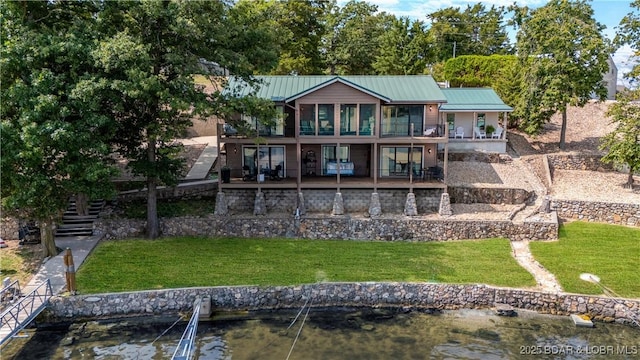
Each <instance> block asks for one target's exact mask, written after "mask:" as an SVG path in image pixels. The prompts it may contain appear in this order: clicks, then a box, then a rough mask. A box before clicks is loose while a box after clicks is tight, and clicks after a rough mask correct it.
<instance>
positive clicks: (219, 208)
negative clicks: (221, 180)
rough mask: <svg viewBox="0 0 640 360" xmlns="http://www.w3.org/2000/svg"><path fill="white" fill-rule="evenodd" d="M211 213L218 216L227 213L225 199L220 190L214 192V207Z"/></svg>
mask: <svg viewBox="0 0 640 360" xmlns="http://www.w3.org/2000/svg"><path fill="white" fill-rule="evenodd" d="M213 214H214V215H218V216H225V215H228V214H229V206H228V204H227V199H226V197H225V195H224V193H223V192H222V191H218V193H217V194H216V208H215V210H214V211H213Z"/></svg>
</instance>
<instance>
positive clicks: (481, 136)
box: [473, 126, 487, 139]
mask: <svg viewBox="0 0 640 360" xmlns="http://www.w3.org/2000/svg"><path fill="white" fill-rule="evenodd" d="M473 132H474V133H475V134H476V138H477V139H486V138H487V133H486V132H485V131H483V130H480V128H479V127H477V126H476V127H474V128H473Z"/></svg>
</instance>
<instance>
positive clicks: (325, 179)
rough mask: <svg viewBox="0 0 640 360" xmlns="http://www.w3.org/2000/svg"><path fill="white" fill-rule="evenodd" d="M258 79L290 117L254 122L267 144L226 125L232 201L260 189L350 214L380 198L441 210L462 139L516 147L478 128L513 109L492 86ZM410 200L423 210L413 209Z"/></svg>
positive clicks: (402, 207) (298, 204)
mask: <svg viewBox="0 0 640 360" xmlns="http://www.w3.org/2000/svg"><path fill="white" fill-rule="evenodd" d="M258 80H260V85H258V87H257V89H256V90H257V91H256V95H257V96H259V97H262V98H265V99H271V100H273V102H274V106H275V107H276V109H277V110H278V111H279V112H280V113H281V115H282V116H280V117H279V118H278V120H277V121H276V125H275V126H273V127H270V128H265V127H264V126H261V125H258V126H253V127H254V128H256V135H259V137H260V139H261V141H258V142H256V136H253V137H242V136H237V134H235V133H234V132H233V129H230V128H229V127H227V128H226V130H227V132H226V134H225V131H224V130H225V129H224V128H221V129H220V131H219V134H220V136H221V138H220V141H219V144H220V145H221V148H222V149H223V153H225V154H226V165H227V166H228V167H229V168H230V169H231V173H230V181H229V182H223V183H221V184H220V192H222V193H225V194H227V195H228V196H229V197H231V198H233V199H232V200H231V201H228V203H229V204H230V205H229V206H235V207H240V208H242V207H243V206H245V207H246V206H247V205H246V204H247V203H249V204H254V203H253V202H251V201H241V199H245V200H247V198H248V197H250V196H251V194H252V193H253V194H256V196H257V197H262V196H267V197H269V196H271V199H274V198H278V199H279V200H277V201H276V200H273V201H271V200H268V199H267V200H264V201H266V203H267V206H266V207H268V208H270V209H271V210H276V211H287V212H290V211H292V210H293V211H295V210H296V209H298V211H299V210H300V209H302V210H303V211H305V210H309V211H319V212H328V211H331V212H332V213H333V214H341V213H342V210H341V209H342V208H344V210H346V211H347V212H349V211H354V212H360V211H362V212H369V213H371V214H376V213H377V210H376V208H375V206H374V207H373V208H372V206H373V205H372V203H375V202H376V201H377V200H376V198H378V197H379V198H380V201H381V202H382V206H381V207H382V211H391V212H404V213H405V214H409V215H411V214H415V213H417V212H432V211H437V209H438V208H439V206H440V200H441V195H442V194H443V193H445V192H446V180H447V157H448V156H447V153H448V151H449V146H451V144H452V143H459V144H463V143H465V142H468V143H473V144H474V148H481V147H482V146H486V144H490V145H492V144H502V145H503V146H502V148H504V147H506V145H505V143H506V141H505V140H504V133H503V135H501V137H499V138H496V139H492V138H490V137H487V138H484V139H478V138H475V137H474V136H472V135H471V134H472V132H471V130H472V128H473V127H474V126H479V127H480V128H484V126H488V125H489V124H495V125H498V122H499V119H498V117H497V116H498V115H497V114H500V113H505V112H508V111H511V108H509V107H508V106H506V105H504V103H502V101H500V99H499V98H498V97H497V95H495V92H493V91H492V90H490V89H445V90H443V89H440V87H439V86H438V85H437V84H436V82H435V81H434V80H433V78H432V77H431V76H426V75H424V76H423V75H418V76H259V77H258ZM228 88H229V89H236V91H237V92H235V93H236V94H238V96H244V95H246V94H248V93H249V92H250V91H251V88H250V87H249V85H247V84H245V83H243V82H241V81H238V80H236V79H234V78H231V79H230V81H229V85H228ZM475 91H477V94H476V93H475ZM448 94H449V95H448ZM496 98H497V99H496ZM498 105H500V106H498ZM474 106H476V108H474ZM443 109H444V110H443ZM243 117H244V118H245V120H246V121H249V122H250V123H251V124H257V122H256V121H255V119H252V118H251V117H249V116H245V115H243ZM449 121H450V122H449ZM504 123H505V124H506V121H505V122H504ZM452 126H453V127H454V128H455V127H463V128H464V129H465V130H468V131H469V132H468V134H469V135H468V136H462V137H460V138H453V135H452V134H451V127H452ZM485 130H486V128H485ZM483 144H485V145H483ZM490 148H492V146H490ZM460 149H465V147H464V146H460ZM503 152H504V151H503ZM248 192H249V193H248ZM265 193H267V194H265ZM292 193H293V194H297V197H296V196H293V197H292V196H291V194H292ZM416 199H417V200H416ZM260 201H262V200H260ZM257 202H258V198H256V204H257ZM337 202H340V203H341V204H337ZM409 202H415V204H413V203H412V204H408V203H409ZM242 204H244V205H242ZM374 205H375V204H374ZM408 205H409V206H410V207H411V206H413V209H411V208H410V209H409V210H407V206H408ZM225 206H226V205H225ZM256 206H257V205H256ZM240 210H248V209H247V208H244V209H240ZM414 210H415V211H414ZM262 211H263V210H259V211H256V210H255V209H254V213H256V212H257V213H262Z"/></svg>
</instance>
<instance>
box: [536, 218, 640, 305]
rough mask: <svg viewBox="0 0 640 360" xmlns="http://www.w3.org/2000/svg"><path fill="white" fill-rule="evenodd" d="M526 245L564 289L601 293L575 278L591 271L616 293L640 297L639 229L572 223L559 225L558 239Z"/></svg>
mask: <svg viewBox="0 0 640 360" xmlns="http://www.w3.org/2000/svg"><path fill="white" fill-rule="evenodd" d="M530 247H531V252H532V253H533V255H534V257H535V259H536V260H538V262H540V263H541V264H542V265H543V266H544V267H545V268H547V269H548V270H549V271H551V272H552V273H553V274H555V276H556V279H558V281H559V282H560V284H561V285H562V287H563V288H564V290H565V291H567V292H572V293H580V294H602V290H601V288H600V287H598V286H597V285H595V284H591V283H589V282H586V281H584V280H580V278H579V277H580V274H581V273H591V274H595V275H598V276H599V277H600V279H601V283H602V284H603V285H605V286H607V287H609V288H610V289H612V290H613V291H614V292H616V293H617V294H619V295H620V296H623V297H631V298H640V272H639V268H640V229H634V228H629V227H624V226H615V225H605V224H594V223H584V222H572V223H568V224H566V225H563V226H562V227H560V234H559V241H558V242H532V243H530Z"/></svg>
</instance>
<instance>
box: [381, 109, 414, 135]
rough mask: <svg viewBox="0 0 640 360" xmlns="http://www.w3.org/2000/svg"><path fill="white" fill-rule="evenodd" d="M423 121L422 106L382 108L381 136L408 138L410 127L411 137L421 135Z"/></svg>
mask: <svg viewBox="0 0 640 360" xmlns="http://www.w3.org/2000/svg"><path fill="white" fill-rule="evenodd" d="M423 119H424V106H423V105H398V106H395V105H394V106H384V107H383V108H382V135H383V136H410V132H411V125H413V135H421V134H422V124H423V123H424V121H423Z"/></svg>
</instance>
